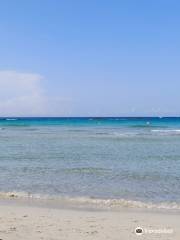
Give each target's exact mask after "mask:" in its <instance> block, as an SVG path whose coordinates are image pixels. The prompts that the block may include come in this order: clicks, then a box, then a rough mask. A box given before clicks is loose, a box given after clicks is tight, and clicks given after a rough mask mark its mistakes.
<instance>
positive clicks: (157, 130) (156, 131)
mask: <svg viewBox="0 0 180 240" xmlns="http://www.w3.org/2000/svg"><path fill="white" fill-rule="evenodd" d="M151 132H154V133H161V134H180V129H166V130H165V129H153V130H151Z"/></svg>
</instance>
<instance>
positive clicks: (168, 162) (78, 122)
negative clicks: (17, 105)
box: [0, 118, 180, 208]
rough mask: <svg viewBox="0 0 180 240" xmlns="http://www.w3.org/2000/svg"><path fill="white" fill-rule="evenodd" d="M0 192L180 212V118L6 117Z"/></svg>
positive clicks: (1, 122) (0, 125) (1, 132)
mask: <svg viewBox="0 0 180 240" xmlns="http://www.w3.org/2000/svg"><path fill="white" fill-rule="evenodd" d="M0 191H1V192H2V193H4V192H16V193H17V194H18V193H24V194H27V193H28V194H32V195H33V194H34V196H37V195H38V196H49V197H54V198H56V197H57V198H59V197H69V199H73V198H76V199H80V200H81V201H82V199H84V201H87V199H91V200H93V201H95V199H97V203H98V201H99V203H103V201H104V203H105V201H106V202H107V201H109V199H110V201H111V203H114V204H117V203H118V202H119V203H122V202H123V203H124V201H127V202H128V201H129V203H131V201H132V202H133V203H137V202H142V203H143V204H146V203H150V202H151V205H152V204H153V205H155V204H157V205H158V204H159V205H162V204H163V206H172V207H173V208H174V207H175V206H178V207H179V206H180V118H25V119H24V118H14V119H5V118H4V119H0ZM85 199H86V200H85ZM98 199H99V200H98ZM88 201H89V200H88ZM108 203H109V202H108ZM168 204H169V205H168ZM159 205H158V206H159Z"/></svg>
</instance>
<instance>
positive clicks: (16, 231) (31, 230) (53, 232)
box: [0, 200, 180, 240]
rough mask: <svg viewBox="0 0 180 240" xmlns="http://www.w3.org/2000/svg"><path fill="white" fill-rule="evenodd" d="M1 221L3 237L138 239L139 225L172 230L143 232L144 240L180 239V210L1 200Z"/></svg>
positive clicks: (4, 238) (146, 228) (1, 234)
mask: <svg viewBox="0 0 180 240" xmlns="http://www.w3.org/2000/svg"><path fill="white" fill-rule="evenodd" d="M39 203H40V202H39ZM41 203H42V202H41ZM0 220H1V227H0V239H3V240H6V239H8V240H20V239H22V240H24V239H27V240H28V239H44V240H59V239H66V240H70V239H73V240H80V239H83V240H84V239H86V238H87V239H93V240H94V239H97V240H102V239H109V240H110V239H112V240H119V239H128V240H129V239H130V240H131V239H136V238H137V239H139V236H137V235H136V234H135V232H134V231H135V228H137V227H142V228H143V230H144V231H145V230H162V231H165V230H167V231H171V230H173V232H172V231H171V233H152V232H151V233H144V238H143V239H163V240H166V239H173V240H179V239H180V229H179V222H180V213H177V212H170V211H154V210H150V209H131V208H122V209H119V210H118V211H114V210H108V211H107V210H100V211H99V210H92V209H72V208H65V207H64V206H61V208H56V207H52V206H51V207H50V206H48V205H44V204H43V203H42V205H39V206H38V205H36V203H34V202H33V203H32V202H31V203H30V202H28V201H24V202H20V201H16V200H8V201H7V200H1V201H0Z"/></svg>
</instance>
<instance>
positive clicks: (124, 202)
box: [0, 192, 180, 210]
mask: <svg viewBox="0 0 180 240" xmlns="http://www.w3.org/2000/svg"><path fill="white" fill-rule="evenodd" d="M0 199H19V200H20V199H21V200H45V201H51V202H53V201H54V202H55V203H56V204H57V203H58V204H67V205H68V206H73V207H78V208H79V207H92V208H98V209H112V210H113V209H118V208H119V209H120V208H146V209H162V210H163V209H164V210H180V203H177V202H160V203H152V202H142V201H136V200H128V199H123V198H121V199H100V198H94V197H68V196H56V195H54V196H52V195H45V194H31V193H26V192H0Z"/></svg>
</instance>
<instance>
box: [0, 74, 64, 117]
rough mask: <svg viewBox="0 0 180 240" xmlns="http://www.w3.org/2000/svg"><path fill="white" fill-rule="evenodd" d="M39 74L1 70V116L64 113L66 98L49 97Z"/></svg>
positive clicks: (55, 114)
mask: <svg viewBox="0 0 180 240" xmlns="http://www.w3.org/2000/svg"><path fill="white" fill-rule="evenodd" d="M42 82H43V77H42V76H41V75H39V74H33V73H22V72H17V71H0V116H53V115H54V116H57V115H63V113H64V111H65V110H67V108H66V105H67V104H66V100H64V101H63V100H62V99H60V98H59V97H53V98H51V97H48V96H47V95H46V94H45V89H44V88H43V84H42Z"/></svg>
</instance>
